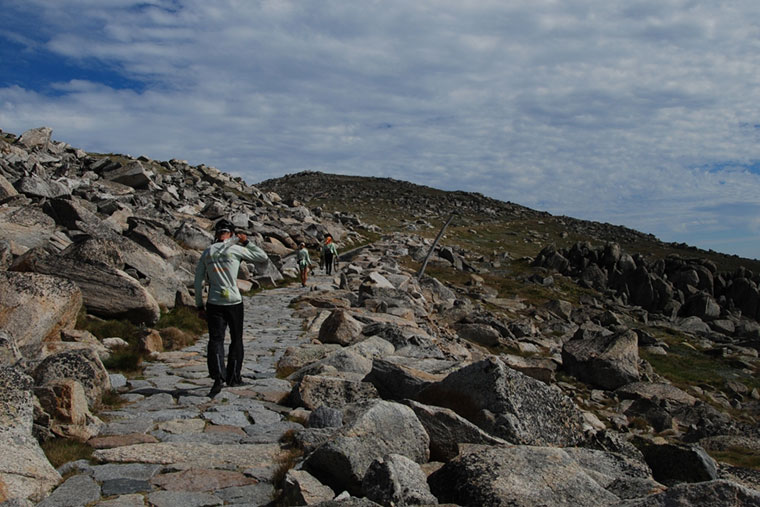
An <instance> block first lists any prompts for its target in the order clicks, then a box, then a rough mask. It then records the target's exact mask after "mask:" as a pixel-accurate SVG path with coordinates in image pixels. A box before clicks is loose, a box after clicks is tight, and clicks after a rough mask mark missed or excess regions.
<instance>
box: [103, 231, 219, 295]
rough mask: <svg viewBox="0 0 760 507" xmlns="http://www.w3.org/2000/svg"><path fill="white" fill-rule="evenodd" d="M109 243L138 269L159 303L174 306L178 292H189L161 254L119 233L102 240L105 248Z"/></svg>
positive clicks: (127, 261)
mask: <svg viewBox="0 0 760 507" xmlns="http://www.w3.org/2000/svg"><path fill="white" fill-rule="evenodd" d="M109 244H110V245H113V246H112V247H113V248H115V249H117V250H118V251H119V253H120V254H121V256H122V258H123V259H124V263H125V264H126V265H128V266H129V267H130V268H132V269H134V270H135V271H136V273H137V275H138V278H139V279H140V282H141V283H142V284H144V285H145V288H146V290H147V291H148V292H149V293H150V294H151V296H153V298H154V299H155V300H156V302H157V303H158V304H159V305H163V306H166V307H167V308H174V302H175V299H176V296H177V292H178V291H180V292H183V291H184V292H187V289H186V287H185V284H184V283H183V282H182V280H181V279H180V277H179V276H177V274H176V273H175V271H174V268H173V267H172V265H171V264H169V263H168V262H166V261H165V260H164V259H163V258H161V256H159V255H157V254H155V253H153V252H149V251H148V250H146V249H145V248H143V247H142V246H140V245H139V244H137V243H136V242H134V241H132V240H131V239H129V238H127V237H123V236H119V235H117V234H114V235H109V236H108V240H107V241H106V240H104V241H103V242H102V245H103V247H104V248H109V246H108V245H109ZM206 246H208V245H206ZM193 268H194V266H193Z"/></svg>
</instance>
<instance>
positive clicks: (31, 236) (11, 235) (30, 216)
mask: <svg viewBox="0 0 760 507" xmlns="http://www.w3.org/2000/svg"><path fill="white" fill-rule="evenodd" d="M54 232H55V220H53V219H52V218H50V217H49V216H48V215H47V214H45V213H43V212H42V211H41V210H40V209H38V208H35V207H32V206H24V207H17V206H4V207H0V239H2V240H5V241H8V242H9V243H10V244H11V251H13V253H14V254H16V255H19V254H21V253H23V251H25V250H28V249H29V248H34V247H37V246H45V245H47V243H48V241H49V240H50V236H52V234H53V233H54Z"/></svg>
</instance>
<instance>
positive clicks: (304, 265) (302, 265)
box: [296, 243, 311, 287]
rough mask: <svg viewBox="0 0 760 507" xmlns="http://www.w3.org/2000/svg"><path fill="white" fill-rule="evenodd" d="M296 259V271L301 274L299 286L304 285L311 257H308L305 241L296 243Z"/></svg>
mask: <svg viewBox="0 0 760 507" xmlns="http://www.w3.org/2000/svg"><path fill="white" fill-rule="evenodd" d="M296 260H297V261H298V272H299V273H300V274H301V287H306V278H307V277H308V275H309V269H310V268H311V257H309V251H308V250H307V249H306V244H305V243H301V244H300V245H298V252H296Z"/></svg>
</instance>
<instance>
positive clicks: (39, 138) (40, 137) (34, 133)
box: [18, 127, 53, 150]
mask: <svg viewBox="0 0 760 507" xmlns="http://www.w3.org/2000/svg"><path fill="white" fill-rule="evenodd" d="M52 134H53V129H51V128H50V127H37V128H33V129H29V130H27V131H25V132H24V133H23V134H21V135H20V136H19V138H18V143H19V144H21V145H23V146H25V147H27V148H29V149H30V150H31V149H38V150H47V149H48V146H49V145H50V138H51V136H52Z"/></svg>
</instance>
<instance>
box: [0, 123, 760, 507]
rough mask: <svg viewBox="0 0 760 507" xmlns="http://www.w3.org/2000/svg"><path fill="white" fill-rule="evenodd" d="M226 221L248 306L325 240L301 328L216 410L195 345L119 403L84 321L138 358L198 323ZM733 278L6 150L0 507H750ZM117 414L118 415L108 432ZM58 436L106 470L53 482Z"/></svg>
mask: <svg viewBox="0 0 760 507" xmlns="http://www.w3.org/2000/svg"><path fill="white" fill-rule="evenodd" d="M454 211H456V212H457V216H456V218H455V220H454V221H453V222H452V224H451V225H450V226H449V229H447V233H446V235H445V236H444V237H443V239H442V241H441V242H440V243H439V244H438V245H437V246H436V247H435V249H433V251H432V253H431V248H432V246H433V241H432V238H433V237H434V236H435V235H436V233H437V230H438V227H439V226H440V225H441V224H442V223H443V221H445V220H446V218H447V217H448V216H449V214H450V213H452V212H454ZM221 217H225V218H228V219H230V220H232V221H233V222H234V223H235V224H236V226H237V227H238V228H240V229H244V230H246V231H247V232H249V233H250V235H251V237H252V238H253V240H254V241H256V242H257V243H258V244H260V245H261V246H262V247H263V248H264V249H265V250H266V251H267V253H268V255H269V258H270V261H269V262H268V263H266V264H264V265H253V264H244V265H243V269H242V270H241V273H240V275H239V276H240V278H241V279H240V280H239V284H240V285H241V287H245V288H251V287H256V286H265V287H271V286H274V285H278V284H283V283H287V280H288V278H290V277H294V276H295V274H296V272H295V262H294V259H293V255H292V253H293V250H292V249H293V247H294V246H295V245H296V244H297V243H299V242H302V241H303V242H305V243H307V245H309V246H310V247H311V248H312V249H314V250H316V249H317V247H318V245H319V244H320V242H321V241H322V240H323V239H324V237H325V234H326V233H328V232H329V233H330V234H332V235H333V237H334V238H335V239H336V242H337V244H338V247H339V250H340V252H341V258H340V264H339V269H338V272H337V273H336V275H335V276H330V277H328V276H322V277H317V280H316V281H313V282H312V284H311V285H310V287H309V288H308V289H304V290H303V291H302V293H301V294H300V295H299V296H297V297H295V298H294V299H292V300H291V301H290V304H289V305H288V306H289V308H288V309H287V311H288V312H295V314H296V315H297V316H299V317H300V318H301V319H302V321H303V329H304V331H303V336H288V339H287V340H285V342H286V343H287V344H288V345H287V347H288V348H287V350H279V349H278V348H277V346H278V345H277V341H274V340H273V341H272V342H271V343H270V344H268V345H267V346H268V347H269V350H267V351H266V354H267V355H268V356H269V355H271V356H276V357H277V360H276V377H278V378H275V371H274V369H273V370H271V371H270V370H269V369H266V368H259V367H257V366H260V365H256V364H255V363H254V364H252V365H250V366H248V367H247V368H248V369H246V370H245V372H244V377H245V378H246V380H247V381H248V382H249V383H248V385H246V386H243V387H241V388H234V389H233V388H230V389H226V390H225V391H224V392H225V393H226V394H225V396H224V398H222V397H219V398H217V399H208V398H206V397H205V396H204V394H205V392H207V390H208V386H209V383H208V379H207V378H204V372H205V370H204V363H203V358H202V357H200V358H199V357H198V355H199V352H202V350H203V349H202V347H200V348H199V347H195V348H193V349H192V350H187V351H184V352H182V353H181V355H171V354H168V355H163V356H162V355H160V354H155V356H154V357H155V359H156V361H158V362H156V363H153V364H151V366H150V367H149V368H147V369H146V372H145V377H144V378H140V379H124V378H123V377H122V378H120V379H119V380H120V381H119V382H118V383H116V382H115V380H116V379H117V378H118V377H116V376H114V375H113V373H111V374H109V372H108V371H107V370H106V369H105V367H104V366H103V363H102V359H103V358H106V357H108V356H109V354H111V353H113V352H114V350H115V349H114V347H116V348H118V345H114V343H118V342H113V341H109V342H107V343H106V341H105V340H104V341H103V342H101V341H99V340H98V339H96V338H95V337H93V336H92V335H90V334H89V333H87V332H85V331H82V330H81V329H77V316H78V315H81V314H82V313H86V314H87V315H90V316H91V318H99V319H122V320H129V321H132V322H134V323H136V324H138V325H140V326H142V328H143V329H144V332H145V337H146V341H145V346H146V347H148V346H149V344H150V343H151V340H155V339H156V333H154V332H153V331H152V329H151V327H152V326H154V325H155V323H156V321H157V320H158V319H159V317H160V316H161V315H162V314H163V313H165V312H166V311H167V309H169V308H172V307H176V306H183V305H192V304H193V294H192V273H193V270H194V265H195V262H196V261H197V259H198V257H199V255H200V252H201V250H202V249H203V248H205V246H207V245H208V243H209V241H210V240H211V237H210V234H209V230H210V228H211V226H212V224H213V222H214V221H215V220H217V219H219V218H221ZM613 241H615V242H613ZM315 253H316V252H315ZM428 253H431V255H430V256H429V257H428ZM703 254H704V255H703ZM426 259H427V260H426ZM743 261H744V260H742V259H738V258H732V257H730V256H720V255H717V254H715V253H714V252H700V251H697V250H694V249H689V248H684V247H681V246H678V245H666V244H663V243H661V242H659V241H657V240H656V239H655V238H652V237H651V236H648V235H645V234H641V233H638V232H636V231H632V230H629V229H624V228H619V227H615V226H611V225H607V224H594V223H589V222H583V221H578V220H574V219H571V218H568V217H553V216H551V215H549V214H547V213H541V212H537V211H533V210H530V209H528V208H524V207H522V206H519V205H516V204H511V203H501V202H498V201H495V200H492V199H488V198H485V197H483V196H480V195H473V194H466V193H460V192H455V193H450V192H441V191H438V190H435V189H429V188H424V187H418V186H415V185H411V184H408V183H403V182H398V181H394V180H387V179H375V178H357V177H344V176H331V175H324V174H320V173H300V174H298V175H292V176H288V177H285V178H282V179H279V180H270V181H267V182H263V183H262V184H260V185H257V186H251V185H249V184H248V183H246V182H244V181H242V180H240V179H236V178H231V177H230V176H229V175H227V174H225V173H223V172H221V171H219V170H217V169H215V168H211V167H207V166H203V165H201V166H191V165H189V164H188V163H186V162H183V161H181V160H170V161H164V162H157V161H153V160H149V159H147V158H144V157H140V158H133V157H125V156H118V155H103V154H88V153H85V152H83V151H81V150H78V149H76V148H74V147H71V146H68V145H66V144H65V143H61V142H56V141H54V140H52V139H51V132H50V130H49V129H45V128H41V129H35V130H32V131H29V132H25V133H24V134H22V135H21V136H19V137H17V136H14V135H8V134H6V135H4V137H3V139H2V140H0V384H2V389H0V406H2V411H0V414H2V415H0V418H1V419H2V430H0V445H1V446H2V447H3V448H4V449H11V451H12V452H11V453H5V454H4V456H3V457H0V501H4V500H10V501H12V502H15V503H14V505H31V504H32V502H38V501H42V503H43V505H56V504H60V502H61V501H62V500H60V499H61V498H65V495H67V494H70V493H67V492H69V491H74V492H81V491H82V490H83V488H82V486H81V485H83V484H86V485H87V488H88V491H90V492H91V493H92V495H91V496H89V497H88V498H90V499H89V500H87V501H88V502H93V503H94V502H98V501H114V502H127V501H129V502H131V503H130V505H148V504H150V505H189V504H192V505H201V504H203V505H221V504H225V503H228V504H231V503H240V502H243V503H245V501H242V500H238V501H236V500H233V499H235V498H237V499H240V498H245V494H246V493H245V491H249V490H247V489H246V490H244V489H242V487H240V488H235V487H228V488H225V489H222V490H220V488H221V486H220V483H221V482H220V481H222V482H224V481H226V482H225V483H226V484H227V485H231V484H233V483H234V484H238V485H242V484H245V485H246V486H245V487H246V488H247V487H250V488H255V489H256V491H257V495H260V493H261V491H262V488H264V489H265V490H266V491H268V492H269V493H267V494H268V495H270V494H271V495H270V497H269V499H268V500H267V502H269V501H271V503H267V502H261V501H260V500H257V501H255V502H253V500H248V503H252V504H257V505H261V504H271V505H305V504H322V505H335V502H336V501H337V500H338V499H341V500H343V501H345V502H347V503H346V504H347V505H377V504H379V505H431V504H437V503H448V504H455V505H537V504H539V505H587V504H594V503H596V504H601V505H619V506H644V505H647V506H648V505H687V504H695V503H699V504H701V505H716V506H717V505H758V504H760V490H758V487H760V480H759V479H758V477H759V475H760V474H759V473H758V469H759V468H760V426H759V425H758V420H759V416H760V381H759V380H758V378H759V377H760V360H759V359H758V350H760V324H758V322H757V318H758V304H759V302H760V293H759V292H758V283H759V282H760V280H758V276H757V274H756V273H757V272H758V270H757V269H756V267H755V266H754V265H752V264H747V263H744V262H743ZM424 262H427V264H426V265H425V266H426V269H425V271H424V273H422V272H421V271H422V269H421V268H422V266H423V263H424ZM739 264H746V265H744V266H743V267H741V268H740V267H739ZM278 290H279V289H278ZM278 294H281V293H278ZM270 311H271V312H272V313H273V314H277V313H278V312H281V313H283V314H284V313H286V309H285V308H281V309H279V310H278V309H276V308H275V309H271V310H270ZM258 325H259V326H260V325H261V324H258ZM274 327H276V326H274ZM289 329H290V328H289ZM266 331H267V332H270V331H272V330H270V329H267V330H266ZM251 332H252V333H253V335H256V334H257V333H258V332H259V331H258V330H257V329H251ZM261 333H262V334H264V330H263V329H262V330H261ZM289 333H290V334H291V335H292V333H293V332H292V331H290V332H289ZM277 336H279V335H277ZM114 338H118V337H114ZM246 339H247V340H250V341H252V342H255V341H256V340H255V339H254V337H253V336H251V337H247V338H246ZM109 340H110V339H109ZM158 340H159V341H160V333H159V337H158ZM278 340H279V338H278ZM261 353H262V354H264V351H261ZM254 357H255V356H254ZM160 361H164V362H165V363H160ZM271 361H272V358H271V357H268V358H267V360H266V362H267V363H269V362H271ZM261 362H264V360H263V359H262V361H261ZM151 372H160V373H161V374H160V376H157V377H156V378H153V377H151V376H150V373H151ZM246 376H247V377H246ZM175 379H176V380H175ZM112 382H113V383H112ZM114 391H116V392H117V393H120V394H121V395H122V396H123V397H124V401H126V402H129V403H130V405H128V406H127V407H126V408H124V409H120V410H112V411H109V412H106V413H102V414H101V413H100V412H99V410H101V409H102V407H101V403H102V399H103V396H105V395H106V394H107V393H113V392H114ZM264 401H265V402H266V404H265V405H262V403H263V402H264ZM101 416H102V417H103V418H106V419H108V420H107V421H105V420H103V419H102V418H101ZM54 438H67V439H73V440H77V441H80V442H87V443H88V445H91V446H93V447H94V446H96V445H97V446H98V447H97V448H98V449H99V450H98V451H96V452H95V454H94V457H95V460H96V463H75V464H71V466H69V467H66V468H65V469H59V470H56V469H53V468H52V466H51V465H50V463H49V462H48V461H47V459H46V457H45V455H44V454H43V453H42V451H41V450H40V447H39V443H38V442H39V441H44V440H46V439H54ZM259 445H261V446H266V447H265V449H266V452H263V449H264V447H259ZM240 449H245V450H246V452H245V453H241V452H237V451H240ZM248 451H250V453H251V454H246V453H247V452H248ZM254 454H255V455H256V458H255V459H256V460H259V461H257V462H256V463H255V464H254V463H253V462H252V461H251V460H253V459H254V457H253V456H254ZM283 455H287V456H288V457H289V458H288V460H286V461H282V460H281V461H278V462H277V463H271V465H270V466H267V464H266V463H262V462H260V461H261V460H265V461H266V460H267V459H269V460H272V461H274V460H275V459H278V460H279V459H280V457H281V456H283ZM19 459H21V460H22V461H23V463H24V466H23V467H21V469H19V467H18V462H19ZM134 464H142V465H149V467H145V468H142V469H141V471H142V472H145V470H147V469H149V470H150V472H149V474H148V473H147V472H146V475H145V476H141V478H140V480H139V481H135V480H134V479H133V478H132V477H131V476H129V475H128V474H130V473H132V472H130V471H128V470H127V468H128V467H130V466H132V465H134ZM103 467H106V468H107V469H108V471H109V472H108V473H109V475H110V476H111V477H113V478H114V479H113V481H116V482H109V481H108V480H105V479H103V476H102V474H103V473H104V471H105V468H103ZM274 468H277V469H278V470H279V472H278V473H274V472H272V469H274ZM129 470H134V468H129ZM142 472H141V473H142ZM61 473H64V474H67V476H68V474H72V473H73V474H74V475H73V477H68V478H67V479H66V480H65V481H64V482H62V477H61ZM119 474H121V475H119ZM129 480H132V482H129ZM118 481H121V482H118ZM116 483H118V487H115V486H116V485H117V484H116ZM180 483H181V485H180ZM59 484H60V486H59ZM547 484H548V485H550V486H549V487H547ZM127 486H128V487H127ZM129 488H132V489H129ZM182 488H184V489H182ZM178 489H182V491H178ZM127 490H129V491H130V493H129V494H127V493H126V491H127ZM233 490H234V491H233ZM114 491H120V492H122V493H119V494H118V495H120V496H119V497H118V498H113V496H117V493H113V492H114ZM51 492H52V493H51ZM107 492H111V495H113V496H109V493H107ZM250 498H253V497H250ZM256 498H259V496H257V497H256ZM341 505H344V504H343V503H341Z"/></svg>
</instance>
